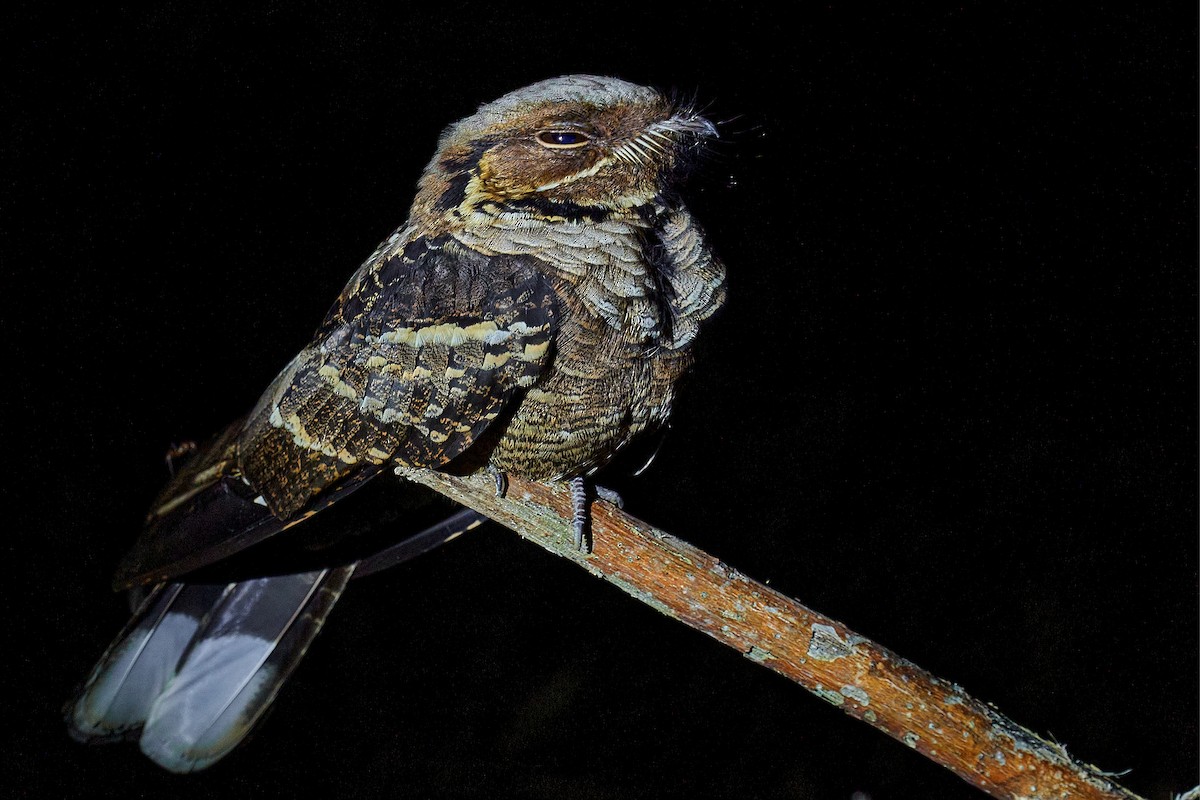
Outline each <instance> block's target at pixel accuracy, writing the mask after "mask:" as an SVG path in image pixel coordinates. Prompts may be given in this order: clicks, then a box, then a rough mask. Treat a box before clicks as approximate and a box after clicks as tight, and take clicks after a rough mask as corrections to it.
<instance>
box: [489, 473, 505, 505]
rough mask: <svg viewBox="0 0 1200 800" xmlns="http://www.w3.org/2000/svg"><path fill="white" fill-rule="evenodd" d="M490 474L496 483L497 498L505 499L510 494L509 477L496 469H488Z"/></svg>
mask: <svg viewBox="0 0 1200 800" xmlns="http://www.w3.org/2000/svg"><path fill="white" fill-rule="evenodd" d="M488 472H490V473H492V478H494V479H495V481H496V497H500V498H503V497H504V496H505V495H507V494H508V475H506V474H505V473H504V472H502V471H501V470H498V469H496V468H495V467H488Z"/></svg>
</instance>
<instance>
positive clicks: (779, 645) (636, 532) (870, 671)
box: [405, 471, 1137, 800]
mask: <svg viewBox="0 0 1200 800" xmlns="http://www.w3.org/2000/svg"><path fill="white" fill-rule="evenodd" d="M405 476H406V477H408V478H410V479H413V480H416V481H418V482H420V483H423V484H425V485H427V486H429V487H431V488H433V489H435V490H437V491H439V492H441V493H442V494H445V495H447V496H448V497H451V498H452V499H454V500H456V501H458V502H460V503H462V504H464V505H467V506H470V507H472V508H474V509H475V510H477V511H479V512H481V513H483V514H486V515H487V516H489V517H491V518H492V519H494V520H496V521H497V522H500V523H501V524H503V525H505V526H507V527H509V528H512V529H513V530H515V531H516V532H517V533H519V534H520V535H521V536H522V537H524V538H526V539H528V540H530V541H532V542H535V543H537V544H539V545H541V546H543V547H545V548H546V549H548V550H551V551H552V552H554V553H557V554H558V555H561V556H563V557H564V558H568V559H570V560H572V561H575V562H576V563H578V564H579V565H580V566H582V567H583V568H584V569H586V570H588V571H589V572H591V573H592V574H594V575H597V576H599V577H602V578H604V579H605V580H608V581H610V582H611V583H613V584H615V585H617V586H619V587H620V588H621V589H623V590H624V591H625V592H627V593H628V594H630V595H632V596H633V597H635V598H636V599H638V600H641V601H642V602H644V603H646V604H648V605H650V606H652V607H654V608H656V609H658V610H659V611H661V612H662V613H664V614H666V615H668V616H670V617H672V618H674V619H677V620H679V621H680V622H683V623H685V624H687V625H690V626H691V627H693V628H696V629H697V630H700V631H703V632H704V633H706V634H708V635H709V636H711V637H713V638H714V639H717V640H718V641H720V642H722V643H724V644H726V645H728V646H730V647H733V648H735V649H736V650H738V651H739V652H741V653H742V654H743V655H745V656H746V657H747V658H749V659H750V660H752V661H754V662H756V663H758V664H761V665H763V666H765V667H767V668H769V669H772V670H774V671H775V672H778V673H779V674H781V675H784V676H786V677H788V678H790V679H791V680H793V681H795V682H796V683H799V684H800V685H801V686H803V687H804V688H806V689H807V690H808V691H810V692H812V693H813V694H815V695H817V696H818V697H820V698H822V699H823V700H826V701H827V702H829V703H832V704H833V705H836V706H837V707H839V708H841V709H842V710H843V711H844V712H846V713H847V714H849V715H850V716H852V717H854V718H856V719H860V720H862V721H863V722H866V723H867V724H869V725H871V726H873V727H875V728H878V729H879V730H881V731H883V732H884V733H886V734H888V735H889V736H891V737H893V738H895V739H897V740H899V741H901V742H903V743H904V744H906V745H908V746H909V747H911V748H912V749H913V750H915V751H917V752H918V753H921V754H922V755H924V756H925V757H927V758H929V759H931V760H933V761H934V762H936V763H938V764H941V765H942V766H944V767H946V768H947V769H949V770H951V771H952V772H954V773H955V774H957V775H958V776H959V777H961V778H962V779H963V780H965V781H967V782H968V783H971V784H973V785H974V786H976V787H978V788H979V789H981V790H983V791H984V792H986V793H988V794H990V795H991V796H993V797H997V798H1013V800H1016V799H1017V798H1047V799H1048V798H1056V799H1057V798H1083V799H1085V800H1093V799H1094V800H1100V799H1101V798H1104V799H1105V800H1110V799H1113V798H1122V799H1123V800H1137V796H1136V795H1134V794H1132V793H1131V792H1129V791H1128V790H1126V789H1124V788H1122V787H1121V786H1119V785H1117V784H1116V783H1114V782H1113V781H1112V780H1111V777H1110V776H1109V775H1107V774H1105V773H1104V772H1102V771H1100V770H1099V769H1097V768H1096V767H1093V766H1091V765H1088V764H1081V763H1079V762H1076V761H1075V760H1074V759H1072V758H1071V757H1070V756H1069V755H1068V754H1067V752H1066V751H1065V750H1064V749H1063V748H1062V747H1060V746H1058V745H1056V744H1054V743H1051V742H1048V741H1046V740H1045V739H1042V738H1041V737H1039V736H1037V735H1036V734H1034V733H1033V732H1031V731H1029V730H1027V729H1025V728H1023V727H1021V726H1020V725H1018V724H1016V723H1015V722H1013V721H1012V720H1010V719H1008V718H1007V717H1005V716H1004V715H1002V714H1001V713H1000V712H998V711H997V710H996V709H994V708H992V707H991V706H988V705H986V704H984V703H982V702H980V701H978V700H976V699H974V698H972V697H970V696H969V695H968V694H967V693H966V692H964V691H963V690H962V689H961V688H960V687H958V686H956V685H954V684H953V683H950V682H948V681H945V680H942V679H940V678H937V677H935V676H933V675H931V674H929V673H928V672H926V671H925V670H923V669H921V668H920V667H918V666H917V665H915V664H913V663H911V662H909V661H907V660H905V659H904V658H901V657H900V656H898V655H896V654H895V653H893V652H891V651H890V650H887V649H886V648H884V647H881V646H880V645H878V644H876V643H874V642H872V641H870V640H868V639H866V638H865V637H863V636H859V635H858V634H856V633H855V632H854V631H852V630H850V629H849V628H847V627H846V626H844V625H842V624H841V623H839V622H836V621H834V620H832V619H829V618H828V617H825V616H823V615H821V614H819V613H818V612H816V611H813V610H811V609H809V608H806V607H805V606H803V605H801V604H800V603H798V602H796V601H795V600H792V599H791V598H788V597H785V596H784V595H781V594H779V593H778V592H776V591H775V590H773V589H771V588H770V587H768V586H765V585H764V584H761V583H758V582H757V581H754V580H752V579H750V578H748V577H746V576H745V575H742V574H741V573H739V572H737V571H736V570H734V569H731V568H730V567H728V566H727V565H725V564H723V563H721V562H720V561H719V560H718V559H716V558H714V557H713V556H711V555H709V554H708V553H705V552H704V551H702V550H699V549H697V548H695V547H693V546H691V545H689V544H688V543H687V542H684V541H682V540H680V539H678V538H676V537H674V536H671V535H670V534H667V533H665V532H663V531H661V530H658V529H656V528H654V527H652V526H650V525H648V524H646V523H644V522H642V521H641V520H638V519H636V518H634V517H632V516H630V515H628V514H626V513H624V512H623V511H621V510H620V509H618V508H616V507H614V506H612V505H610V504H608V503H605V502H602V501H596V502H595V503H593V505H592V508H591V513H592V528H591V532H592V541H593V548H592V552H591V553H587V554H585V553H581V552H578V551H576V550H575V549H574V548H573V547H572V544H571V542H572V535H571V523H570V519H571V501H570V493H569V491H568V490H567V489H566V487H565V486H547V485H545V484H539V483H532V482H528V481H522V480H519V479H517V478H513V479H511V481H510V483H509V487H508V492H507V494H506V495H505V497H497V496H496V492H495V484H494V482H493V480H492V478H490V477H488V476H475V477H470V478H462V477H455V476H450V475H445V474H442V473H436V472H423V471H412V472H411V473H410V472H405Z"/></svg>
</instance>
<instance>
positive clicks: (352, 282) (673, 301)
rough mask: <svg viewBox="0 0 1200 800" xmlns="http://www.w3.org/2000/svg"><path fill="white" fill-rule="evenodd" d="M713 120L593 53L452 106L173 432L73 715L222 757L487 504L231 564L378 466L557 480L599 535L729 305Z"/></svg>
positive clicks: (93, 727)
mask: <svg viewBox="0 0 1200 800" xmlns="http://www.w3.org/2000/svg"><path fill="white" fill-rule="evenodd" d="M718 136H719V134H718V130H717V126H716V125H715V124H714V123H713V122H711V121H710V120H708V119H707V118H705V117H704V116H702V114H701V113H700V112H699V111H698V110H697V109H696V108H695V107H694V105H693V104H691V103H689V102H685V101H682V100H679V99H678V98H676V97H675V96H673V95H672V94H670V93H668V92H664V91H661V90H658V89H655V88H652V87H648V86H642V85H639V84H634V83H630V82H627V81H625V80H621V79H619V78H615V77H606V76H598V75H583V74H573V75H563V76H559V77H555V78H550V79H547V80H542V81H539V82H537V83H533V84H531V85H528V86H525V87H523V88H520V89H517V90H515V91H512V92H509V93H508V94H505V95H504V96H502V97H500V98H499V99H497V100H494V101H492V102H488V103H484V104H482V105H480V106H478V108H477V110H476V111H475V112H474V113H473V114H471V115H469V116H467V117H465V118H464V119H462V120H460V121H458V122H456V123H453V124H451V125H450V126H449V127H447V128H446V129H445V130H444V131H443V132H442V134H441V137H440V138H439V140H438V143H437V148H436V152H435V154H434V156H433V158H432V159H431V160H430V161H429V162H428V165H427V166H426V168H425V170H424V172H423V173H422V174H421V176H420V178H419V180H418V181H417V186H416V192H415V196H414V199H413V203H412V206H411V208H410V210H409V213H408V217H407V219H406V221H405V222H404V223H403V224H402V225H401V226H400V227H399V228H397V229H396V230H395V231H394V232H393V233H392V234H391V235H390V236H388V237H387V238H386V239H385V240H384V241H383V242H382V243H381V244H380V245H379V246H378V247H377V248H376V249H375V250H374V252H372V253H371V255H370V256H369V257H368V258H367V259H366V260H365V261H364V262H363V263H362V265H361V266H360V267H359V268H358V269H357V271H355V272H354V273H353V274H352V276H351V277H350V279H349V281H348V282H347V284H346V286H345V288H344V290H343V291H342V292H341V294H340V295H339V296H338V298H337V299H336V301H335V302H334V303H333V306H332V308H331V309H330V310H329V312H328V314H327V315H326V317H325V318H324V320H323V321H322V322H321V323H320V325H319V327H318V328H317V330H316V332H315V334H314V335H313V338H312V340H311V341H310V342H309V344H308V345H307V346H306V347H304V348H303V349H302V350H301V351H300V352H299V353H298V354H297V355H296V356H295V357H294V358H293V359H292V360H291V361H290V362H289V363H288V364H287V365H286V366H285V367H284V368H283V369H282V371H281V372H280V373H279V374H278V376H277V377H276V378H275V379H274V381H272V382H271V383H270V385H269V386H268V387H267V388H266V390H265V391H264V392H263V393H262V395H261V396H260V398H259V399H258V401H257V402H256V403H255V404H254V405H253V406H252V407H251V408H250V410H249V412H248V413H247V414H246V415H245V416H244V417H242V418H240V419H238V420H236V421H235V422H233V423H232V424H231V425H229V426H228V427H227V428H226V429H225V430H224V431H222V432H221V433H219V434H218V435H216V436H214V437H213V438H212V440H210V441H209V442H208V443H206V444H204V445H202V446H192V445H190V444H189V445H187V446H184V447H180V448H176V450H175V452H178V453H181V454H184V453H190V454H189V455H188V456H187V459H186V460H185V461H183V463H182V464H181V466H180V468H179V469H178V470H173V474H172V476H171V478H170V479H169V480H168V482H167V484H166V486H165V488H164V489H163V490H162V492H161V493H160V494H159V495H158V497H157V498H156V499H155V500H154V501H153V502H152V504H151V508H150V511H149V513H148V514H147V517H146V522H145V526H144V527H143V530H142V532H141V534H140V536H139V537H138V538H137V540H136V542H135V543H134V545H133V547H132V548H131V549H130V551H129V552H128V554H127V555H126V556H125V557H124V558H123V559H122V561H121V562H120V564H119V566H118V567H117V570H116V574H115V577H114V579H113V586H114V588H115V589H116V590H119V591H127V592H128V593H129V596H130V604H131V607H132V608H133V617H132V619H131V620H130V622H129V623H128V624H127V625H126V627H125V628H124V630H122V631H121V633H120V634H119V635H118V636H117V638H116V640H115V641H114V642H113V644H112V645H111V646H110V647H109V648H108V650H107V651H106V652H105V653H104V654H103V655H102V656H101V658H100V660H99V662H98V663H97V664H96V666H95V668H94V669H93V670H92V672H91V674H90V676H89V677H88V678H87V679H86V680H85V681H84V682H83V683H82V684H81V686H80V688H79V690H78V692H77V694H76V695H75V696H74V697H73V698H72V699H71V700H70V701H68V703H67V704H66V706H65V716H66V722H67V727H68V731H69V733H70V734H71V736H72V737H74V738H75V739H77V740H80V741H83V742H89V743H95V742H108V741H122V740H130V739H136V740H137V741H138V742H139V745H140V748H141V750H142V752H143V753H145V754H146V755H147V756H149V758H150V759H152V760H153V761H154V762H155V763H157V764H158V765H160V766H161V767H163V768H165V769H167V770H170V771H172V772H194V771H196V770H201V769H205V768H207V767H209V766H211V765H212V764H214V763H216V762H217V761H218V760H220V759H221V758H223V757H225V756H226V755H227V754H229V753H230V752H231V751H232V750H233V749H234V748H235V747H236V746H237V745H238V744H239V743H240V742H241V741H242V740H243V739H244V738H245V736H246V735H247V734H248V733H249V732H250V730H251V729H252V728H253V727H254V726H255V724H256V723H257V722H258V721H259V720H260V719H261V718H262V716H263V713H264V712H265V710H266V709H267V707H268V706H269V705H270V703H271V702H272V700H273V698H274V697H275V696H276V693H277V692H278V691H279V689H280V687H281V686H282V684H283V683H284V681H285V680H286V678H287V677H288V675H289V674H290V673H291V671H292V670H293V669H294V668H295V666H296V664H297V663H298V662H299V660H300V659H301V658H302V657H303V655H304V653H305V651H306V650H307V649H308V646H309V645H310V644H311V642H312V641H313V638H314V637H315V636H316V635H317V632H318V631H319V630H320V628H321V626H322V625H323V624H324V622H325V619H326V618H327V616H328V614H329V611H330V609H331V608H332V607H333V605H334V604H335V603H336V601H337V600H338V598H339V597H340V596H341V593H342V592H343V590H344V589H345V587H346V585H347V583H348V581H349V580H350V579H351V578H352V577H354V576H356V575H361V574H363V573H365V572H370V571H374V570H378V569H382V568H384V567H386V566H387V565H389V564H391V563H395V562H397V561H401V560H404V559H407V558H410V557H412V556H413V555H416V554H418V553H420V552H423V551H425V550H427V549H429V548H431V547H434V546H436V545H437V544H440V543H441V542H444V541H448V540H449V539H451V538H453V537H454V536H456V535H458V534H459V533H461V532H462V531H463V530H464V529H467V528H470V527H473V526H475V525H478V524H479V523H480V521H481V518H480V517H479V515H477V514H476V513H475V512H473V511H470V510H467V509H462V510H459V511H457V512H454V513H450V514H447V515H446V517H445V519H442V520H440V521H437V522H435V523H434V524H432V525H430V526H428V527H425V528H423V529H418V532H417V533H415V534H413V535H412V536H410V537H408V538H406V539H402V540H401V541H400V542H399V543H398V544H396V545H394V546H392V547H390V548H387V549H385V550H383V551H382V552H380V553H373V554H370V555H369V556H365V557H357V556H356V557H354V558H352V559H350V560H342V561H340V562H330V563H317V564H305V565H304V568H303V569H294V570H292V571H288V569H286V568H278V567H277V568H274V569H267V570H263V571H262V572H261V574H250V575H245V574H237V575H234V576H233V577H226V576H223V575H221V574H220V572H219V570H218V571H217V572H216V573H214V572H213V569H214V568H215V567H219V566H221V565H223V564H229V563H231V562H235V561H236V560H237V558H239V557H243V556H245V555H246V553H248V552H255V551H257V550H259V549H261V548H262V547H263V546H265V545H267V544H270V543H268V542H267V541H266V540H268V539H272V542H271V543H273V542H276V541H280V540H287V539H289V538H291V537H293V536H295V535H297V534H298V532H299V531H300V530H302V529H303V525H302V523H305V522H306V521H307V520H309V519H310V518H311V517H313V516H314V515H315V514H317V513H318V512H321V511H322V510H323V509H325V508H327V507H328V506H330V505H331V504H333V503H335V502H340V501H341V500H342V499H343V498H345V497H347V496H349V495H351V494H353V493H354V492H355V491H357V490H358V489H359V488H360V487H362V486H363V485H364V484H365V483H366V482H368V481H370V480H371V479H373V478H374V477H376V476H377V475H379V474H382V473H384V472H388V471H396V472H397V473H398V474H400V475H403V474H405V471H406V470H414V469H417V470H421V469H425V470H446V471H453V472H456V473H458V474H472V473H477V472H488V473H491V474H492V475H493V476H495V478H496V482H497V491H503V487H504V481H505V478H506V477H507V476H509V475H514V476H520V477H521V478H524V479H528V480H536V481H545V482H565V483H567V484H569V485H570V487H571V490H572V498H573V503H574V506H575V520H574V531H575V540H576V545H577V546H581V547H585V548H586V544H585V543H584V542H583V539H584V532H585V530H586V529H587V516H586V514H587V511H586V509H587V497H588V492H589V491H590V490H589V485H590V484H589V481H590V480H591V478H592V476H593V475H594V474H595V472H596V471H597V470H598V469H600V468H601V467H603V466H604V465H605V464H607V463H609V462H610V461H611V460H612V459H613V457H614V456H615V455H616V454H617V453H618V451H621V450H622V449H623V448H625V447H626V445H628V444H629V443H630V442H632V441H635V440H638V439H639V438H642V439H644V438H645V437H646V436H647V435H649V434H650V433H652V432H655V431H661V430H662V429H663V428H664V426H665V425H666V423H667V420H668V418H669V416H670V413H671V409H672V405H673V403H674V401H675V399H676V392H677V388H678V384H679V381H680V379H681V378H682V377H683V376H684V375H685V374H687V373H688V372H689V371H690V370H691V368H692V366H693V362H694V360H695V345H696V341H697V335H698V333H699V331H700V330H701V328H702V326H704V325H705V324H706V323H707V322H708V321H709V320H710V319H711V318H713V317H714V315H716V313H717V312H718V311H719V310H720V309H721V307H722V306H723V305H724V303H725V298H726V279H725V267H724V265H723V262H722V261H721V260H720V259H719V258H718V257H717V256H716V254H715V253H714V251H713V248H712V247H711V246H710V244H709V241H708V236H707V234H706V233H705V231H704V230H703V228H702V227H701V226H700V224H699V223H698V222H697V221H696V220H695V219H694V218H693V216H692V214H691V212H690V211H689V210H688V207H687V205H686V204H685V203H684V200H683V197H682V190H683V187H684V185H685V183H686V178H687V176H688V175H689V174H690V173H692V172H693V171H694V166H695V165H696V164H697V163H699V162H700V161H701V160H702V157H703V155H704V154H705V152H706V147H707V146H708V143H709V142H711V141H712V140H714V139H715V138H717V137H718ZM400 480H401V481H403V478H400ZM410 483H411V482H410ZM285 532H286V533H285ZM272 537H274V538H272Z"/></svg>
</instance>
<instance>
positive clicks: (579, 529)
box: [570, 477, 592, 553]
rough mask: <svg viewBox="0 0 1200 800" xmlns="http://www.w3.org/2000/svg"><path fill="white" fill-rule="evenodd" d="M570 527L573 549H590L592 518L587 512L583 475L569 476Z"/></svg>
mask: <svg viewBox="0 0 1200 800" xmlns="http://www.w3.org/2000/svg"><path fill="white" fill-rule="evenodd" d="M570 486H571V529H572V530H573V531H574V534H575V536H574V544H575V549H576V550H578V551H580V552H582V553H590V552H591V551H592V542H591V532H592V530H591V528H592V524H591V523H592V518H591V514H590V513H588V500H589V499H590V498H589V497H588V486H587V481H586V480H584V478H583V477H577V478H571V482H570Z"/></svg>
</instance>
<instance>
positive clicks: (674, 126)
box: [650, 114, 720, 139]
mask: <svg viewBox="0 0 1200 800" xmlns="http://www.w3.org/2000/svg"><path fill="white" fill-rule="evenodd" d="M650 131H651V132H661V133H682V134H686V135H691V136H695V137H697V138H700V139H703V138H708V137H712V138H714V139H716V138H718V137H719V136H720V134H719V133H717V126H716V125H714V124H712V123H711V122H709V121H708V120H707V119H705V118H704V117H701V116H698V115H696V114H676V115H675V116H673V117H671V118H670V119H665V120H663V121H662V122H656V123H654V124H653V125H651V126H650Z"/></svg>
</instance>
